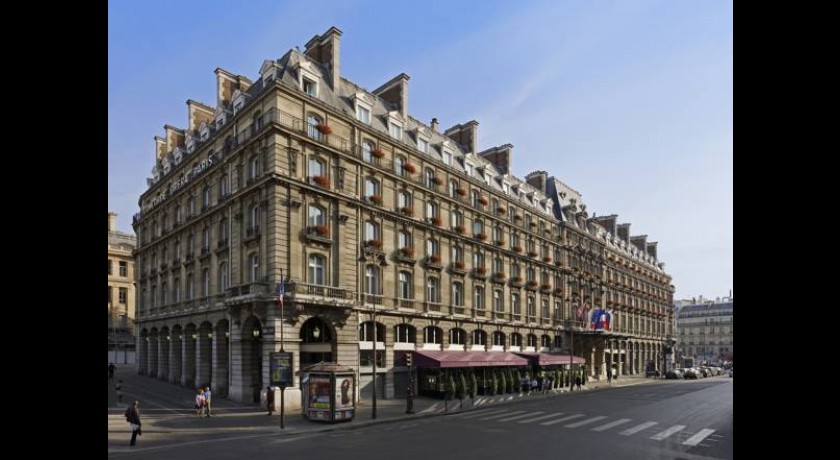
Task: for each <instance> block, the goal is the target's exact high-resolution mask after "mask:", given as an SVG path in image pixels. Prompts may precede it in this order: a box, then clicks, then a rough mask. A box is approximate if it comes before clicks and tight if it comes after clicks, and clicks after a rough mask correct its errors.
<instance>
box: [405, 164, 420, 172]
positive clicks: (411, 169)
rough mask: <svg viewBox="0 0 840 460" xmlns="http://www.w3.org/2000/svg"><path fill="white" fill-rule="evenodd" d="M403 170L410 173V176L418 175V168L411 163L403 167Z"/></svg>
mask: <svg viewBox="0 0 840 460" xmlns="http://www.w3.org/2000/svg"><path fill="white" fill-rule="evenodd" d="M403 169H404V170H405V172H407V173H409V174H414V173H416V172H417V166H414V165H413V164H411V163H406V164H405V165H404V166H403Z"/></svg>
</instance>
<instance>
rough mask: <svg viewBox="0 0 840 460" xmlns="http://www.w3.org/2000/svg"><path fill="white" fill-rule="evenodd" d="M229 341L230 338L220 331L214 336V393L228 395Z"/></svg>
mask: <svg viewBox="0 0 840 460" xmlns="http://www.w3.org/2000/svg"><path fill="white" fill-rule="evenodd" d="M228 341H229V338H228V337H225V336H224V333H222V335H219V334H218V333H217V334H215V335H214V336H213V393H214V394H218V395H219V396H227V394H228V385H229V384H230V380H229V378H228Z"/></svg>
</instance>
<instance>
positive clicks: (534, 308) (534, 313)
mask: <svg viewBox="0 0 840 460" xmlns="http://www.w3.org/2000/svg"><path fill="white" fill-rule="evenodd" d="M528 316H537V306H536V305H534V298H533V297H532V296H528Z"/></svg>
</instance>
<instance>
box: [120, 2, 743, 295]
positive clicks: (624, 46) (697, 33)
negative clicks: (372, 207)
mask: <svg viewBox="0 0 840 460" xmlns="http://www.w3.org/2000/svg"><path fill="white" fill-rule="evenodd" d="M330 26H336V27H338V28H339V29H341V31H342V32H343V35H342V37H341V74H342V75H343V76H344V77H345V78H348V79H349V80H351V81H353V82H355V83H356V84H358V85H360V86H362V87H364V88H367V89H368V90H373V89H375V88H377V87H378V86H379V85H381V84H382V83H384V82H386V81H387V80H389V79H390V78H392V77H394V76H395V75H398V74H399V73H400V72H405V73H406V74H408V75H409V76H410V77H411V80H410V81H409V92H408V94H409V105H408V107H409V113H410V114H411V115H412V116H414V117H415V118H418V119H420V120H424V121H425V122H427V123H428V122H429V121H430V120H431V119H432V117H436V118H437V119H438V120H439V121H440V125H441V128H447V127H449V126H452V125H454V124H456V123H461V122H464V121H468V120H472V119H475V120H477V121H478V122H479V123H480V126H479V148H480V149H482V150H483V149H486V148H488V147H491V146H494V145H500V144H505V143H511V144H513V145H514V146H515V147H514V156H513V160H512V161H513V173H514V174H515V175H517V176H519V177H524V176H525V175H526V174H527V173H529V172H531V171H533V170H536V169H543V170H546V171H548V172H549V173H551V174H554V175H556V176H557V177H559V178H560V179H561V180H562V181H563V182H565V183H567V184H568V185H570V186H571V187H573V188H575V189H576V190H578V191H580V192H581V193H582V194H583V201H584V202H585V203H586V204H587V209H588V211H589V212H590V213H593V212H594V213H596V214H598V215H606V214H618V215H619V221H620V222H630V223H631V224H632V226H631V233H633V234H646V235H648V241H658V242H659V247H658V251H659V259H660V260H661V261H663V262H665V263H666V270H667V271H668V272H669V273H670V274H671V275H673V276H674V284H675V286H676V289H677V293H676V298H684V297H692V296H697V295H700V294H702V295H705V296H710V297H715V296H720V295H726V294H727V293H728V292H729V290H730V289H732V288H733V281H732V276H733V275H732V273H733V272H732V264H733V257H732V249H733V239H732V233H733V232H732V228H733V206H732V196H733V195H732V185H733V176H732V152H733V144H732V112H733V106H732V74H733V72H732V2H731V1H715V0H710V1H703V2H674V1H666V0H657V1H648V0H635V1H558V0H549V1H517V2H511V1H455V0H450V1H446V2H443V1H432V2H385V1H373V0H357V1H353V0H349V1H327V0H322V1H319V2H311V1H289V2H281V1H263V0H254V1H241V2H234V1H212V0H210V1H206V0H205V1H202V2H197V1H179V2H170V1H166V2H164V1H157V0H153V1H142V2H141V1H115V0H112V1H109V11H108V208H109V210H110V211H114V212H117V213H119V217H118V222H117V226H118V228H119V229H121V230H123V231H127V232H132V229H131V216H132V215H133V214H134V213H135V212H137V211H138V206H137V199H138V197H139V196H140V194H141V193H142V192H143V191H144V190H145V188H146V177H149V176H150V171H151V168H152V166H153V157H154V149H153V147H154V141H153V137H154V136H156V135H163V125H164V124H172V125H175V126H181V127H182V126H184V125H185V124H186V119H187V106H186V100H187V99H195V100H198V101H202V102H206V103H215V95H214V91H215V76H214V74H213V70H214V69H215V68H216V67H222V68H224V69H226V70H229V71H231V72H234V73H237V74H241V75H246V76H248V77H249V78H251V79H252V80H256V79H257V77H258V74H259V68H260V65H261V64H262V62H263V60H264V59H277V58H279V57H281V56H282V55H283V54H285V53H286V51H288V50H289V49H291V48H294V47H295V46H299V47H300V48H301V49H303V47H304V45H305V44H306V42H307V41H309V39H310V38H312V37H313V36H314V35H315V34H320V33H323V32H324V31H326V30H327V29H328V28H329V27H330Z"/></svg>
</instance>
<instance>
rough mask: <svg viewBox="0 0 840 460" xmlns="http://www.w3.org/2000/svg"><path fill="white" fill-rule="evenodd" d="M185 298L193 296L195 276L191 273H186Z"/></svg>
mask: <svg viewBox="0 0 840 460" xmlns="http://www.w3.org/2000/svg"><path fill="white" fill-rule="evenodd" d="M186 294H187V300H192V299H194V298H195V278H194V277H193V274H192V273H190V274H188V275H187V292H186Z"/></svg>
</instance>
